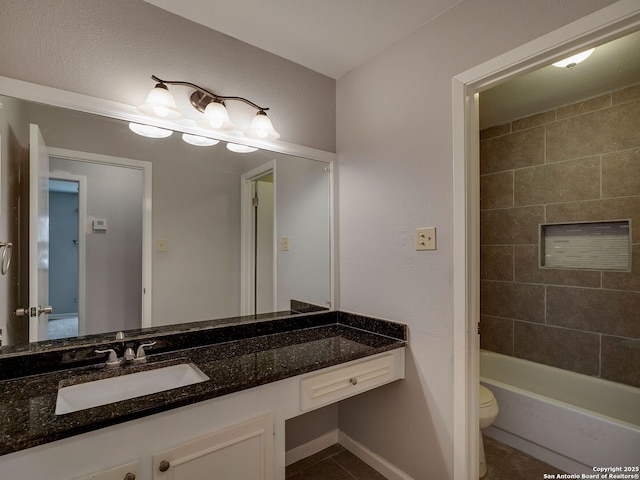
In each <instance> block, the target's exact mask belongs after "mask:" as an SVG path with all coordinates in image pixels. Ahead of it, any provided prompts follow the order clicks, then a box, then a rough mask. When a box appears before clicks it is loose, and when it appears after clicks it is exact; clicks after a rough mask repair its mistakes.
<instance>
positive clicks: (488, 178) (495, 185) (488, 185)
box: [480, 171, 513, 210]
mask: <svg viewBox="0 0 640 480" xmlns="http://www.w3.org/2000/svg"><path fill="white" fill-rule="evenodd" d="M509 207H513V171H509V172H502V173H494V174H491V175H483V176H481V177H480V210H486V209H488V208H509Z"/></svg>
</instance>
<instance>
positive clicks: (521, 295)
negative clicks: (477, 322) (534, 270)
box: [480, 280, 545, 322]
mask: <svg viewBox="0 0 640 480" xmlns="http://www.w3.org/2000/svg"><path fill="white" fill-rule="evenodd" d="M544 288H545V287H544V286H542V285H528V284H526V283H510V282H494V281H491V280H482V281H481V282H480V313H481V314H482V315H491V316H493V317H503V318H513V319H515V320H527V321H529V322H544Z"/></svg>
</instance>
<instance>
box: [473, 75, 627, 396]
mask: <svg viewBox="0 0 640 480" xmlns="http://www.w3.org/2000/svg"><path fill="white" fill-rule="evenodd" d="M480 101H481V102H482V99H481V100H480ZM481 106H482V103H481ZM480 175H481V176H480V192H481V200H480V209H481V212H480V215H481V226H480V244H481V268H480V270H481V300H480V302H481V304H480V305H481V306H480V312H481V323H480V328H481V330H480V331H481V336H480V339H481V340H480V342H481V348H483V349H487V350H491V351H494V352H498V353H503V354H507V355H512V356H515V357H519V358H524V359H527V360H532V361H535V362H538V363H544V364H547V365H552V366H555V367H559V368H563V369H566V370H572V371H575V372H580V373H584V374H587V375H593V376H597V377H602V378H605V379H608V380H613V381H616V382H620V383H626V384H629V385H634V386H637V387H640V85H635V86H632V87H628V88H625V89H622V90H617V91H613V92H608V93H606V94H603V95H601V96H598V97H595V98H590V99H588V100H585V101H582V102H579V103H575V104H572V105H568V106H563V107H560V108H557V109H555V110H551V111H548V112H544V113H540V114H537V115H533V116H531V117H527V118H524V119H520V120H516V121H513V122H511V123H509V124H506V125H501V126H497V127H491V128H488V129H486V130H483V131H482V132H480ZM621 219H631V235H632V269H631V271H630V272H613V271H593V270H571V269H549V268H540V260H539V242H540V239H539V225H540V224H544V223H564V222H584V221H603V220H621Z"/></svg>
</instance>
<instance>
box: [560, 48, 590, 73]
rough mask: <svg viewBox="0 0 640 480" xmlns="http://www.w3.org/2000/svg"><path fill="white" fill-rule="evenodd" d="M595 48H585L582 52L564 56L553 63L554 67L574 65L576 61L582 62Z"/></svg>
mask: <svg viewBox="0 0 640 480" xmlns="http://www.w3.org/2000/svg"><path fill="white" fill-rule="evenodd" d="M594 50H595V48H592V49H591V50H586V51H584V52H581V53H578V54H576V55H573V56H571V57H569V58H565V59H564V60H560V61H559V62H556V63H554V64H553V66H554V67H560V68H563V67H574V66H576V65H577V64H578V63H580V62H583V61H584V60H586V59H587V58H589V56H590V55H591V54H592V53H593V51H594Z"/></svg>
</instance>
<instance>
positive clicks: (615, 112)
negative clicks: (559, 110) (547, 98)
mask: <svg viewBox="0 0 640 480" xmlns="http://www.w3.org/2000/svg"><path fill="white" fill-rule="evenodd" d="M638 124H640V102H631V103H625V104H622V105H618V106H615V107H612V108H608V109H605V110H599V111H597V112H592V113H587V114H585V115H578V116H577V117H571V118H567V119H565V120H559V121H557V122H554V123H550V124H548V125H547V126H546V129H547V137H546V138H547V142H546V146H547V156H546V160H547V163H550V162H557V161H560V160H569V159H572V158H580V157H587V156H592V155H599V154H601V153H610V152H616V151H619V150H628V149H630V148H634V147H636V146H638V145H640V128H638Z"/></svg>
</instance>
